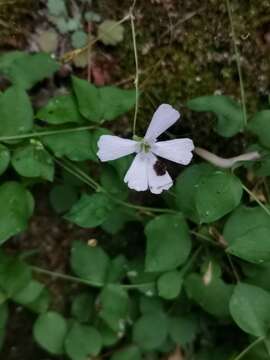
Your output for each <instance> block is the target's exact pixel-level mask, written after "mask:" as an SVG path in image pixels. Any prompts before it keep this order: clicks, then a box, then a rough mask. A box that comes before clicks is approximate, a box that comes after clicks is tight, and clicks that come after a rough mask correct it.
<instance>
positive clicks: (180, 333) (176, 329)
mask: <svg viewBox="0 0 270 360" xmlns="http://www.w3.org/2000/svg"><path fill="white" fill-rule="evenodd" d="M198 332H199V324H198V321H197V319H196V318H195V317H194V316H190V315H185V316H177V317H173V318H171V319H170V324H169V334H170V336H171V338H172V340H173V341H174V342H175V343H176V344H177V345H180V346H184V345H186V344H189V343H191V342H193V341H194V339H195V337H196V335H197V333H198Z"/></svg>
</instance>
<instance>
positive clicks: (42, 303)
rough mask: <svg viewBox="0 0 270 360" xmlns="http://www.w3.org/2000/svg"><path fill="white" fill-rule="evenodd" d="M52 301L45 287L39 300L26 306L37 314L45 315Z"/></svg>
mask: <svg viewBox="0 0 270 360" xmlns="http://www.w3.org/2000/svg"><path fill="white" fill-rule="evenodd" d="M50 301H51V296H50V293H49V291H48V289H47V288H46V287H44V289H43V290H42V292H41V293H40V295H39V297H38V298H36V299H35V300H34V301H32V302H30V303H27V304H26V305H24V306H25V307H26V308H28V309H29V310H31V311H33V312H35V313H37V314H43V313H45V312H47V311H48V308H49V305H50Z"/></svg>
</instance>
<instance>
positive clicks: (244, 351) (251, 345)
mask: <svg viewBox="0 0 270 360" xmlns="http://www.w3.org/2000/svg"><path fill="white" fill-rule="evenodd" d="M264 339H265V338H264V336H262V337H259V338H258V339H256V340H254V341H253V342H252V343H251V344H250V345H249V346H248V347H246V348H245V349H244V350H243V351H241V353H240V354H239V355H237V356H236V357H235V358H234V359H233V360H240V359H242V358H243V357H244V356H245V355H246V354H247V353H248V352H249V351H250V350H251V349H253V348H254V347H255V346H256V345H258V344H259V343H260V342H262V341H264Z"/></svg>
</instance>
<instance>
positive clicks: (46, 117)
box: [36, 95, 82, 125]
mask: <svg viewBox="0 0 270 360" xmlns="http://www.w3.org/2000/svg"><path fill="white" fill-rule="evenodd" d="M36 118H37V119H40V120H43V121H45V122H46V123H48V124H53V125H59V124H66V123H81V122H82V117H81V115H80V113H79V111H78V108H77V104H76V101H75V98H74V96H73V95H59V96H56V97H54V98H52V99H50V100H49V102H48V103H47V104H46V105H45V106H44V107H43V108H41V109H40V110H39V111H38V112H37V114H36Z"/></svg>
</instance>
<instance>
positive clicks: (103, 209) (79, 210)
mask: <svg viewBox="0 0 270 360" xmlns="http://www.w3.org/2000/svg"><path fill="white" fill-rule="evenodd" d="M113 209H114V204H113V203H112V202H111V201H110V199H109V198H108V196H106V195H105V194H102V193H96V194H92V195H87V194H83V195H82V197H81V198H80V200H79V201H78V202H77V203H75V205H73V207H72V208H71V210H70V211H69V213H68V214H66V215H65V219H66V220H69V221H71V222H73V223H74V224H77V225H79V226H81V227H83V228H93V227H96V226H99V225H101V224H102V223H103V222H104V221H105V220H106V218H107V217H108V216H109V215H110V213H111V211H113Z"/></svg>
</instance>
